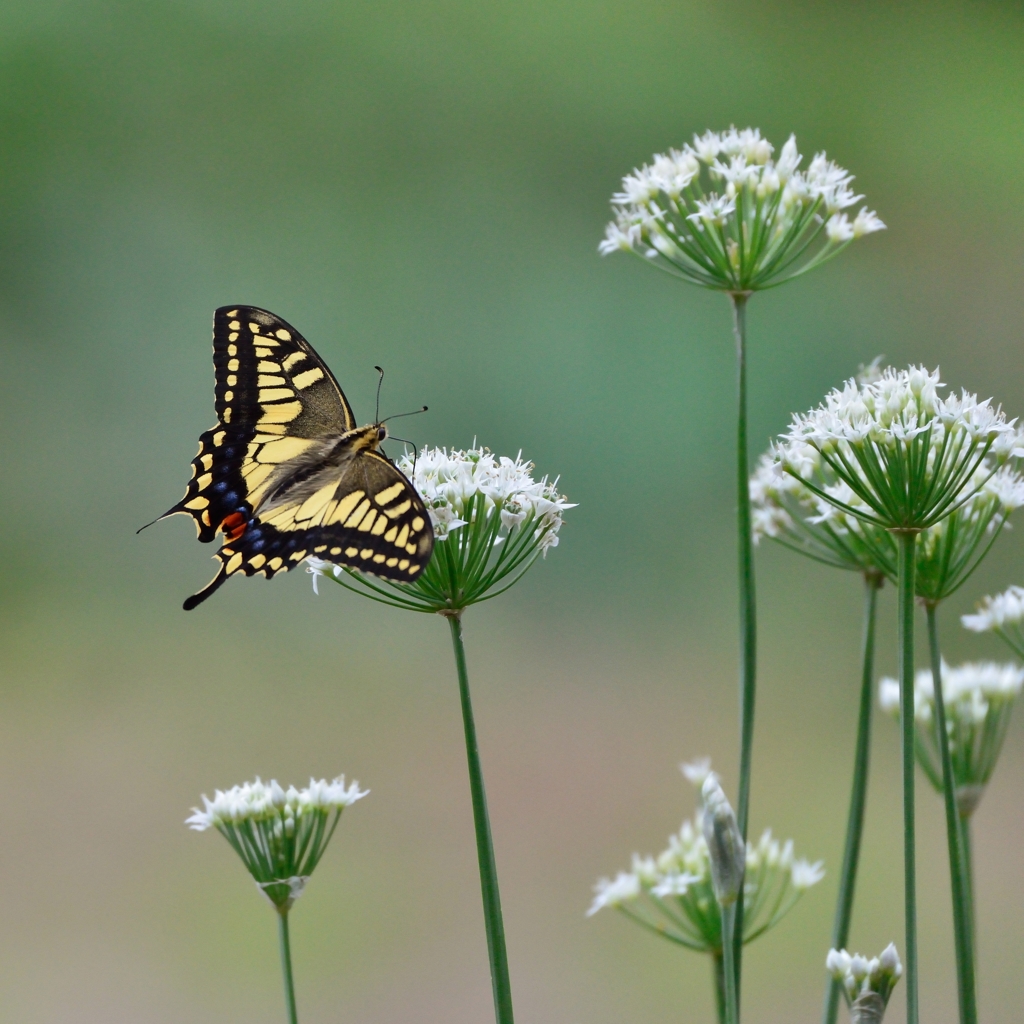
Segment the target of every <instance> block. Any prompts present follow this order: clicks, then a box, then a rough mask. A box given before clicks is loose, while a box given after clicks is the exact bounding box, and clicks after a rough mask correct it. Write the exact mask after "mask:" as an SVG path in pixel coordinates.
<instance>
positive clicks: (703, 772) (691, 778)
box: [679, 757, 711, 789]
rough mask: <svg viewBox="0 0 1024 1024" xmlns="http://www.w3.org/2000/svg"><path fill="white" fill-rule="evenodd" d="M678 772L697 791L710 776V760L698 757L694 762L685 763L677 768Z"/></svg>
mask: <svg viewBox="0 0 1024 1024" xmlns="http://www.w3.org/2000/svg"><path fill="white" fill-rule="evenodd" d="M679 770H680V771H681V772H682V773H683V775H684V776H685V777H686V780H687V781H688V782H692V783H693V784H694V785H695V786H696V787H697V788H698V789H699V788H700V787H701V786H703V785H704V780H705V779H706V778H707V777H708V776H709V775H710V774H711V758H710V757H698V758H697V759H696V760H694V761H687V762H685V763H683V764H681V765H680V766H679Z"/></svg>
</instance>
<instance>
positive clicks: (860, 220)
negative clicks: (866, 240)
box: [853, 206, 885, 238]
mask: <svg viewBox="0 0 1024 1024" xmlns="http://www.w3.org/2000/svg"><path fill="white" fill-rule="evenodd" d="M884 230H885V225H884V224H883V223H882V221H881V218H880V217H879V216H878V214H876V213H875V211H874V210H869V209H868V208H867V207H866V206H864V207H862V208H861V211H860V213H858V214H857V216H856V217H854V219H853V237H854V238H860V237H862V236H863V235H870V234H871V233H872V232H874V231H884Z"/></svg>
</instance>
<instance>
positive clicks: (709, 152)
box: [693, 130, 722, 164]
mask: <svg viewBox="0 0 1024 1024" xmlns="http://www.w3.org/2000/svg"><path fill="white" fill-rule="evenodd" d="M693 151H694V153H695V154H696V156H697V159H698V160H702V161H703V162H704V163H706V164H712V163H714V161H715V158H716V157H717V156H718V154H719V153H721V152H722V138H721V136H720V135H719V134H718V132H713V131H710V130H709V131H706V132H705V133H704V134H703V135H699V136H698V135H694V137H693Z"/></svg>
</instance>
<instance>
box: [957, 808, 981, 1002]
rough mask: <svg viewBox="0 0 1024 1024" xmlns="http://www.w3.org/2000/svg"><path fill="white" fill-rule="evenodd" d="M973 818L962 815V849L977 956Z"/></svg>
mask: <svg viewBox="0 0 1024 1024" xmlns="http://www.w3.org/2000/svg"><path fill="white" fill-rule="evenodd" d="M971 846H972V843H971V818H970V815H967V814H962V815H960V849H961V851H962V853H963V860H962V863H961V867H962V868H963V876H964V895H965V897H966V906H967V920H968V921H969V922H970V928H971V946H972V947H973V948H974V950H975V958H977V948H978V929H977V926H976V924H975V918H974V851H973V850H972V849H971ZM974 969H975V983H977V969H978V968H977V963H975V968H974Z"/></svg>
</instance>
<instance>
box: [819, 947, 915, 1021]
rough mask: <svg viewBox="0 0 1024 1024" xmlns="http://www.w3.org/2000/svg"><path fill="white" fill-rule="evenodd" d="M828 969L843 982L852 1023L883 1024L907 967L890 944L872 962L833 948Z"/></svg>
mask: <svg viewBox="0 0 1024 1024" xmlns="http://www.w3.org/2000/svg"><path fill="white" fill-rule="evenodd" d="M825 970H826V971H828V973H829V974H831V975H832V977H833V978H835V980H836V981H838V982H839V985H840V987H841V989H842V992H843V996H844V997H845V999H846V1003H847V1005H848V1006H849V1007H850V1020H851V1022H852V1024H881V1020H882V1016H883V1015H884V1013H885V1008H886V1006H887V1005H888V1003H889V997H890V996H891V995H892V990H893V989H894V988H895V987H896V983H897V982H898V981H899V980H900V977H901V975H902V974H903V964H902V963H900V955H899V953H897V952H896V947H895V946H894V945H893V944H892V943H891V942H890V943H889V945H888V946H886V947H885V949H884V950H882V952H881V953H880V954H879V955H878V956H876V957H872V958H871V959H870V960H869V959H868V958H867V957H865V956H861V955H860V954H859V953H847V952H846V950H845V949H831V950H829V953H828V956H827V957H826V958H825Z"/></svg>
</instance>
